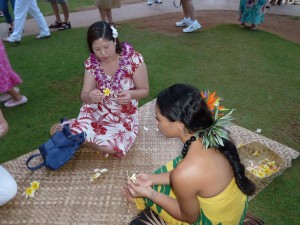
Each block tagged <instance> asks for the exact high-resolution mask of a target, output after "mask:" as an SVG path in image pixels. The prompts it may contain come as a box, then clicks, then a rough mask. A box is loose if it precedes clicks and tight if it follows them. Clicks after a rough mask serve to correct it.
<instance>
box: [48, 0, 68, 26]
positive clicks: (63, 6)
mask: <svg viewBox="0 0 300 225" xmlns="http://www.w3.org/2000/svg"><path fill="white" fill-rule="evenodd" d="M47 2H50V3H51V6H52V9H53V12H54V15H55V18H56V20H55V22H54V23H52V24H51V25H50V26H49V28H58V30H59V31H62V30H67V29H71V28H72V27H71V23H70V21H69V15H70V13H69V4H68V1H67V0H47ZM58 4H60V5H61V9H62V11H63V14H64V22H62V20H61V18H60V12H59V7H58Z"/></svg>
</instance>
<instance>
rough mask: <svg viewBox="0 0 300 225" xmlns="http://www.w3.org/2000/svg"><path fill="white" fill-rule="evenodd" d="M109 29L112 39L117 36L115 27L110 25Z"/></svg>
mask: <svg viewBox="0 0 300 225" xmlns="http://www.w3.org/2000/svg"><path fill="white" fill-rule="evenodd" d="M110 29H111V30H112V36H113V38H114V39H116V38H117V37H118V31H117V29H116V28H115V27H113V26H111V27H110Z"/></svg>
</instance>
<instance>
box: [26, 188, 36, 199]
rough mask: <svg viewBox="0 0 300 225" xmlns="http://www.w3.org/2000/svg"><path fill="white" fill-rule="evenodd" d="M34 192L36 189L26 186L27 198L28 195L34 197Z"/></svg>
mask: <svg viewBox="0 0 300 225" xmlns="http://www.w3.org/2000/svg"><path fill="white" fill-rule="evenodd" d="M34 192H35V190H34V189H33V188H32V187H28V188H26V190H25V192H24V193H23V195H25V197H26V198H28V196H29V197H31V198H33V197H34Z"/></svg>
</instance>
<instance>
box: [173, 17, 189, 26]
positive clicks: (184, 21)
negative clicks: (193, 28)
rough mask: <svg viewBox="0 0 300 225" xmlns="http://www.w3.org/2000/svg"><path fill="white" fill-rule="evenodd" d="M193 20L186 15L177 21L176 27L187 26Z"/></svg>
mask: <svg viewBox="0 0 300 225" xmlns="http://www.w3.org/2000/svg"><path fill="white" fill-rule="evenodd" d="M191 22H192V20H191V18H190V17H188V18H186V17H184V18H183V19H182V20H180V21H179V22H176V27H187V26H189V25H190V24H191Z"/></svg>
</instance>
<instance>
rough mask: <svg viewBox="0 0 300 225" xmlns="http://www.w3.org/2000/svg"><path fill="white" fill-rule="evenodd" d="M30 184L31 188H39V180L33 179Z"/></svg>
mask: <svg viewBox="0 0 300 225" xmlns="http://www.w3.org/2000/svg"><path fill="white" fill-rule="evenodd" d="M30 185H31V188H32V189H33V190H37V189H39V187H40V182H38V181H33V182H31V183H30Z"/></svg>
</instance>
